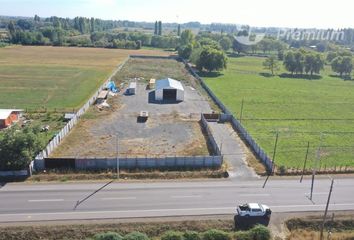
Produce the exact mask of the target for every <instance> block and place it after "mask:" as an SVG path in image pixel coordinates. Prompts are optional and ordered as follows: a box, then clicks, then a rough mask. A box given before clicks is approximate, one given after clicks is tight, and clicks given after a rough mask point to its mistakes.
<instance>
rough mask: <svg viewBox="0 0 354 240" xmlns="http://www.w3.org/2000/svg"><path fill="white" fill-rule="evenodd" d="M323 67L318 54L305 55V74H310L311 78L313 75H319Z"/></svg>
mask: <svg viewBox="0 0 354 240" xmlns="http://www.w3.org/2000/svg"><path fill="white" fill-rule="evenodd" d="M323 67H324V60H323V59H322V56H321V54H319V53H312V52H310V53H307V54H306V55H305V72H306V73H307V74H308V73H310V75H311V77H312V75H313V73H317V74H318V73H320V71H321V70H322V69H323Z"/></svg>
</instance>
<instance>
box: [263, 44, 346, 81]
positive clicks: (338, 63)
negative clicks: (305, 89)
mask: <svg viewBox="0 0 354 240" xmlns="http://www.w3.org/2000/svg"><path fill="white" fill-rule="evenodd" d="M326 64H328V65H330V66H331V69H332V71H333V72H335V73H337V74H339V76H340V77H345V78H348V77H349V78H350V75H351V72H352V69H353V58H352V54H351V53H350V52H348V51H337V52H328V53H327V57H326V58H325V57H324V55H323V54H322V53H319V52H315V51H311V50H310V51H309V50H305V49H296V50H290V51H287V52H286V53H285V55H284V59H283V65H284V68H285V69H286V70H287V71H288V72H290V73H291V75H294V74H295V75H302V74H304V73H305V74H306V75H309V76H310V78H312V77H313V75H314V74H320V71H321V70H323V69H324V66H325V65H326ZM263 66H264V68H265V69H268V70H270V71H271V74H272V75H274V73H275V72H276V71H277V70H279V69H280V66H279V62H278V58H277V57H276V56H274V55H272V56H269V57H267V59H266V60H265V61H264V62H263Z"/></svg>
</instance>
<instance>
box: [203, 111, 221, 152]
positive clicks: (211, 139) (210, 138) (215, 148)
mask: <svg viewBox="0 0 354 240" xmlns="http://www.w3.org/2000/svg"><path fill="white" fill-rule="evenodd" d="M204 115H205V114H202V115H201V121H200V122H201V125H202V128H203V130H204V131H205V132H206V134H207V136H208V141H209V144H210V146H211V147H212V150H213V153H215V154H216V155H218V156H220V155H221V151H220V148H219V146H218V144H217V143H216V141H215V138H214V136H213V134H212V132H211V130H210V128H209V126H208V121H207V119H206V118H205V116H204ZM208 116H209V115H208Z"/></svg>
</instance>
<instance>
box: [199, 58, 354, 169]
mask: <svg viewBox="0 0 354 240" xmlns="http://www.w3.org/2000/svg"><path fill="white" fill-rule="evenodd" d="M263 60H264V59H263V58H257V57H240V58H229V63H228V69H227V70H225V71H224V72H222V73H221V75H219V76H210V75H209V76H205V77H204V79H205V80H206V83H207V84H208V86H209V87H210V88H211V89H212V90H213V91H214V93H215V94H216V95H217V96H218V97H219V98H220V99H221V101H223V103H224V104H225V105H226V106H227V107H228V108H229V109H230V110H231V111H232V112H233V113H234V115H235V116H236V117H239V116H240V109H241V102H242V99H243V100H244V108H243V117H242V118H243V119H242V123H243V124H244V126H245V127H246V129H247V130H248V131H249V132H250V133H251V134H252V136H253V137H254V139H255V140H256V141H257V142H258V143H259V144H260V145H261V147H263V148H264V149H265V150H266V152H267V153H268V155H269V156H270V157H272V155H273V148H274V142H275V135H276V132H279V142H278V148H277V154H276V163H277V165H278V166H281V165H284V166H287V167H295V168H296V167H301V166H302V165H303V161H304V158H305V155H306V149H307V142H310V151H309V155H308V159H309V165H308V167H311V164H312V163H313V161H314V160H315V159H316V155H317V153H318V155H319V156H320V159H321V165H322V167H324V166H327V167H329V166H331V167H333V166H347V165H350V166H354V81H344V80H342V79H340V78H337V77H335V76H331V74H333V73H332V72H331V70H330V68H329V67H326V69H325V70H324V71H323V72H322V75H323V77H322V78H320V79H317V80H308V79H300V78H287V77H279V76H275V77H267V76H264V75H265V74H264V73H268V71H267V70H264V69H263V66H262V62H263ZM278 73H280V74H281V73H285V70H284V69H281V70H280V71H279V72H278ZM321 136H322V147H321V150H320V151H318V148H319V145H320V139H321Z"/></svg>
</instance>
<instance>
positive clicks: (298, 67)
mask: <svg viewBox="0 0 354 240" xmlns="http://www.w3.org/2000/svg"><path fill="white" fill-rule="evenodd" d="M294 59H295V73H296V74H299V73H300V74H302V73H303V72H304V53H303V52H302V51H296V52H295V54H294Z"/></svg>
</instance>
